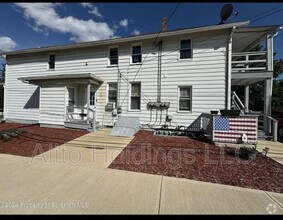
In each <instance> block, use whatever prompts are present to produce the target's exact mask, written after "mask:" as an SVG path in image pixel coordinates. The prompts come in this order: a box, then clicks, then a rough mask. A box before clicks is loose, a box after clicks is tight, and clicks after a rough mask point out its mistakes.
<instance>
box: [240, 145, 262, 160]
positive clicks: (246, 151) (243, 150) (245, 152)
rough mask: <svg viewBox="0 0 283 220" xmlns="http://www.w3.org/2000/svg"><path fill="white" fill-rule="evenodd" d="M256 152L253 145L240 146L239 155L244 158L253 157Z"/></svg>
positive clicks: (250, 158) (249, 158)
mask: <svg viewBox="0 0 283 220" xmlns="http://www.w3.org/2000/svg"><path fill="white" fill-rule="evenodd" d="M257 153H258V152H257V150H256V148H255V147H246V146H242V147H240V157H241V158H243V159H245V160H252V159H254V158H255V157H256V155H257Z"/></svg>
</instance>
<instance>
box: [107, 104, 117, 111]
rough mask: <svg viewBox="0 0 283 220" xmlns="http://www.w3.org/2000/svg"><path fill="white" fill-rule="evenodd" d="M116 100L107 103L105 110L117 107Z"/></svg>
mask: <svg viewBox="0 0 283 220" xmlns="http://www.w3.org/2000/svg"><path fill="white" fill-rule="evenodd" d="M115 104H116V103H115V102H108V103H107V104H106V105H105V111H113V110H114V109H115Z"/></svg>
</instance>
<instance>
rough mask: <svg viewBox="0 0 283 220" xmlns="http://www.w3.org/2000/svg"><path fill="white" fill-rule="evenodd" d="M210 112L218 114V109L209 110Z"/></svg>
mask: <svg viewBox="0 0 283 220" xmlns="http://www.w3.org/2000/svg"><path fill="white" fill-rule="evenodd" d="M210 113H211V114H212V115H217V114H218V110H211V111H210Z"/></svg>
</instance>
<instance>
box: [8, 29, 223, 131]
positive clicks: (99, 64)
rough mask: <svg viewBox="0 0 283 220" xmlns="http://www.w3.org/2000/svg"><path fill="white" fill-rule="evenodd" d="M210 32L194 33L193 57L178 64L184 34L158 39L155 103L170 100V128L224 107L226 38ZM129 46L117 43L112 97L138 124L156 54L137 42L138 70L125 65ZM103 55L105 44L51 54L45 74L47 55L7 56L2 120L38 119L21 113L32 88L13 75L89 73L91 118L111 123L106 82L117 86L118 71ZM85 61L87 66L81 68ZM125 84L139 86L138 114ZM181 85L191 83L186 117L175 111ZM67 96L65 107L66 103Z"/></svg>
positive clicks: (151, 97)
mask: <svg viewBox="0 0 283 220" xmlns="http://www.w3.org/2000/svg"><path fill="white" fill-rule="evenodd" d="M216 34H217V32H205V33H204V32H203V33H201V34H200V33H199V34H194V35H193V59H190V60H186V59H184V60H182V62H180V61H179V44H180V38H182V39H187V38H188V36H186V35H184V36H176V37H166V38H164V39H163V51H162V55H164V56H162V78H161V83H162V86H161V89H162V90H161V100H162V101H164V102H170V108H169V110H168V114H171V115H173V120H172V123H174V124H177V125H185V126H188V125H189V124H190V123H192V122H193V121H194V120H195V119H196V118H197V117H198V116H199V115H200V114H201V113H203V112H206V113H209V112H210V110H211V109H223V108H225V89H226V87H225V68H226V45H227V36H228V34H227V35H216ZM212 35H215V37H211V36H212ZM209 36H210V37H209ZM190 37H191V36H190ZM132 43H134V44H136V42H128V43H121V44H119V70H120V72H121V74H122V75H123V77H122V79H121V83H119V86H120V89H119V94H120V97H118V100H119V103H120V105H121V107H122V114H121V115H122V116H138V117H140V122H141V123H148V122H149V120H150V114H149V111H148V110H147V107H146V106H147V102H149V101H156V97H157V66H158V65H157V64H158V59H157V55H158V54H157V53H153V52H156V49H153V48H152V39H151V40H144V41H142V56H143V57H144V56H145V55H146V54H148V56H147V58H146V59H145V62H144V63H143V65H142V66H141V65H130V64H131V62H130V60H129V57H130V58H131V49H132V45H133V44H132ZM137 43H139V42H137ZM108 53H109V47H108V45H107V46H97V47H88V48H82V49H72V50H68V51H56V68H55V69H54V71H50V72H48V71H46V57H47V54H34V55H31V54H25V55H18V56H17V57H15V56H7V59H8V64H7V71H6V83H5V86H6V88H5V90H7V94H6V100H7V101H6V103H5V111H6V113H5V115H6V117H8V116H9V117H10V118H21V119H34V120H39V109H24V106H25V104H26V102H27V101H28V100H29V98H30V97H31V96H32V94H33V93H34V91H35V90H36V88H37V86H34V85H30V84H27V83H23V82H21V81H20V80H18V78H19V77H24V76H25V77H28V76H38V75H42V76H44V75H46V74H79V73H88V72H89V73H93V74H95V75H97V76H98V77H100V78H102V79H103V80H104V83H103V84H102V85H101V86H100V88H99V89H98V91H97V94H96V95H97V104H96V106H97V108H96V109H97V112H96V119H97V120H98V122H100V124H102V125H113V124H114V123H115V122H116V121H117V118H118V117H114V118H113V117H112V113H111V112H105V105H106V103H107V99H108V94H107V93H108V91H107V90H108V86H107V82H117V75H118V74H117V73H118V70H117V68H108V67H107V64H108V62H109V57H108V55H109V54H108ZM86 63H87V64H88V65H85V64H86ZM127 80H128V81H127ZM131 82H141V85H142V87H141V98H140V100H141V101H140V109H141V110H140V111H139V112H138V114H137V112H135V111H131V110H130V94H131ZM187 85H191V86H192V88H193V89H192V97H193V102H192V106H191V109H192V111H191V112H190V113H189V114H188V113H187V112H180V111H179V109H178V102H179V101H178V89H177V88H178V86H187ZM82 88H83V89H84V90H82V91H85V85H84V86H82ZM60 91H61V90H60ZM60 94H61V92H60ZM80 95H81V94H80ZM80 95H79V96H80ZM53 96H54V95H52V97H53ZM55 96H56V95H55ZM67 98H68V97H66V105H68V103H67ZM15 100H16V101H18V102H16V101H15ZM54 108H55V109H58V108H62V110H60V112H64V110H65V109H64V106H62V105H61V102H60V103H58V106H55V107H54ZM56 111H57V110H56ZM59 114H61V113H59ZM165 117H166V115H165V114H163V115H162V123H163V121H164V120H165ZM60 120H61V119H60ZM153 120H155V119H153ZM158 122H159V119H158Z"/></svg>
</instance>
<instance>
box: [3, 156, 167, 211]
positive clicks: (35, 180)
mask: <svg viewBox="0 0 283 220" xmlns="http://www.w3.org/2000/svg"><path fill="white" fill-rule="evenodd" d="M1 159H2V160H3V161H4V162H3V161H2V167H1V171H0V175H1V177H3V178H1V179H0V182H1V184H0V201H1V202H3V203H8V204H14V205H15V204H17V205H18V207H7V208H5V207H4V208H0V213H2V214H4V213H5V214H8V213H11V214H14V213H15V214H28V213H40V214H55V213H69V214H71V213H76V214H79V213H92V214H96V213H100V214H108V213H110V214H146V213H147V214H154V213H156V214H157V213H158V207H159V196H160V186H161V176H155V175H150V174H140V173H133V172H127V171H119V170H112V169H104V168H100V169H97V168H96V167H94V166H82V165H80V164H78V165H74V164H62V163H61V164H56V163H49V164H48V163H47V164H44V163H42V162H41V161H40V160H33V162H32V163H30V161H26V160H25V161H23V160H18V158H16V159H15V160H14V163H12V162H11V160H13V159H12V158H10V157H7V158H6V161H5V159H4V157H2V158H1ZM29 159H30V158H29ZM12 164H13V166H11V165H12Z"/></svg>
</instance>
